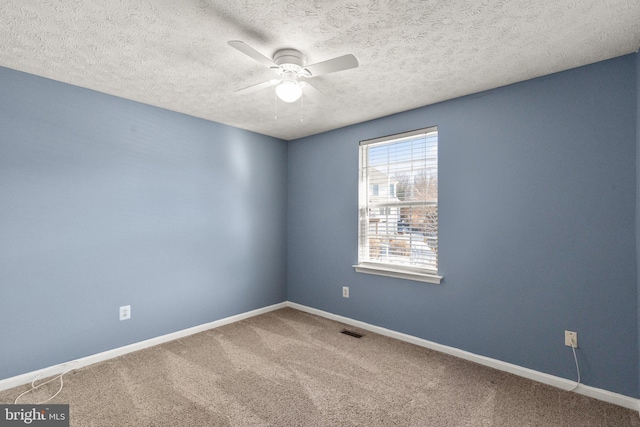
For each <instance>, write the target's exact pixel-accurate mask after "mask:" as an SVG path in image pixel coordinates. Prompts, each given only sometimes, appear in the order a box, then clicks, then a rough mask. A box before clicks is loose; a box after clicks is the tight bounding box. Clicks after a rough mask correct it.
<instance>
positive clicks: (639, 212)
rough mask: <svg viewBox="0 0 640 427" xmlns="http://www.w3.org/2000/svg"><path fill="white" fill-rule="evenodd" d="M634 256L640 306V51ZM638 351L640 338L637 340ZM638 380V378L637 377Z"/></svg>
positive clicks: (639, 60) (638, 62) (638, 64)
mask: <svg viewBox="0 0 640 427" xmlns="http://www.w3.org/2000/svg"><path fill="white" fill-rule="evenodd" d="M635 57H636V141H637V143H636V168H637V172H636V257H637V264H636V265H637V271H638V298H639V299H638V307H639V308H640V52H637V53H636V55H635ZM638 316H639V317H638V334H640V309H639V310H638ZM638 346H639V348H638V351H639V352H640V339H639V340H638ZM638 380H639V381H640V378H638Z"/></svg>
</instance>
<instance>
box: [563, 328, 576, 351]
mask: <svg viewBox="0 0 640 427" xmlns="http://www.w3.org/2000/svg"><path fill="white" fill-rule="evenodd" d="M564 345H566V346H567V347H573V348H578V333H577V332H571V331H564Z"/></svg>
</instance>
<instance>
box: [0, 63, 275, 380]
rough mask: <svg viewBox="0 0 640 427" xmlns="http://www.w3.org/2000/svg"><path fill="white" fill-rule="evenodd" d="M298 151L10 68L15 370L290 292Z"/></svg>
mask: <svg viewBox="0 0 640 427" xmlns="http://www.w3.org/2000/svg"><path fill="white" fill-rule="evenodd" d="M286 162H287V144H286V142H284V141H280V140H277V139H273V138H270V137H266V136H261V135H258V134H255V133H251V132H247V131H243V130H239V129H236V128H232V127H228V126H224V125H220V124H216V123H212V122H208V121H205V120H200V119H196V118H193V117H188V116H184V115H181V114H177V113H173V112H169V111H166V110H162V109H158V108H153V107H149V106H146V105H142V104H138V103H135V102H131V101H126V100H123V99H119V98H115V97H111V96H108V95H104V94H100V93H97V92H93V91H89V90H85V89H81V88H78V87H73V86H69V85H65V84H61V83H58V82H54V81H51V80H47V79H43V78H40V77H35V76H31V75H28V74H24V73H19V72H16V71H13V70H8V69H3V68H0V295H1V296H0V323H1V324H2V325H3V327H2V328H0V343H1V344H0V361H1V363H0V379H2V378H7V377H10V376H13V375H17V374H21V373H24V372H28V371H32V370H35V369H38V368H41V367H45V366H50V365H54V364H56V363H60V362H64V361H68V360H71V359H75V358H78V357H82V356H86V355H90V354H94V353H98V352H100V351H104V350H107V349H112V348H115V347H119V346H122V345H126V344H129V343H132V342H137V341H140V340H144V339H147V338H151V337H156V336H159V335H162V334H166V333H169V332H173V331H176V330H180V329H184V328H187V327H190V326H194V325H199V324H203V323H207V322H210V321H213V320H216V319H220V318H224V317H227V316H230V315H234V314H237V313H242V312H246V311H249V310H252V309H256V308H260V307H264V306H267V305H271V304H275V303H279V302H282V301H285V300H286V196H287V194H286V188H287V177H286V173H287V171H286V169H287V166H286ZM126 304H130V305H131V306H132V318H131V320H128V321H123V322H121V321H119V320H118V307H119V306H121V305H126Z"/></svg>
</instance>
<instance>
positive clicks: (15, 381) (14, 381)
mask: <svg viewBox="0 0 640 427" xmlns="http://www.w3.org/2000/svg"><path fill="white" fill-rule="evenodd" d="M286 306H287V303H286V302H281V303H279V304H274V305H270V306H268V307H263V308H259V309H257V310H252V311H247V312H246V313H240V314H237V315H235V316H230V317H225V318H224V319H220V320H216V321H214V322H210V323H205V324H202V325H198V326H194V327H192V328H187V329H183V330H181V331H176V332H172V333H170V334H166V335H162V336H159V337H155V338H150V339H148V340H144V341H139V342H136V343H133V344H129V345H125V346H123V347H118V348H114V349H112V350H107V351H103V352H102V353H97V354H92V355H91V356H87V357H82V358H80V359H76V360H72V361H69V362H65V363H61V364H59V365H55V366H50V367H48V368H43V369H39V370H37V371H32V372H27V373H25V374H22V375H17V376H15V377H11V378H7V379H3V380H0V391H3V390H8V389H10V388H13V387H18V386H21V385H24V384H29V383H30V382H31V381H33V380H34V379H35V378H38V375H42V376H43V377H45V376H46V377H50V376H54V375H59V374H61V373H63V372H64V371H66V370H69V369H70V368H71V369H79V368H82V367H84V366H88V365H93V364H94V363H98V362H102V361H105V360H108V359H113V358H114V357H118V356H122V355H124V354H127V353H131V352H134V351H138V350H142V349H145V348H149V347H153V346H155V345H158V344H163V343H165V342H168V341H173V340H176V339H179V338H183V337H186V336H189V335H193V334H197V333H199V332H204V331H207V330H209V329H213V328H217V327H219V326H223V325H227V324H229V323H234V322H238V321H240V320H244V319H248V318H249V317H253V316H257V315H259V314H264V313H268V312H270V311H273V310H278V309H280V308H284V307H286Z"/></svg>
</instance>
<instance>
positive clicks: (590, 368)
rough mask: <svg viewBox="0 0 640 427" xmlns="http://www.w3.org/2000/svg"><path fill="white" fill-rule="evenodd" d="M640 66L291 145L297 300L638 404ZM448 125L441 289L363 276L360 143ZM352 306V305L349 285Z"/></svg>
mask: <svg viewBox="0 0 640 427" xmlns="http://www.w3.org/2000/svg"><path fill="white" fill-rule="evenodd" d="M635 61H636V57H635V56H634V55H628V56H625V57H621V58H617V59H613V60H610V61H606V62H601V63H597V64H594V65H590V66H586V67H581V68H577V69H574V70H570V71H566V72H563V73H558V74H554V75H551V76H547V77H544V78H539V79H535V80H531V81H527V82H523V83H519V84H514V85H511V86H507V87H503V88H499V89H496V90H493V91H489V92H485V93H481V94H478V95H474V96H468V97H464V98H460V99H456V100H452V101H448V102H443V103H440V104H437V105H432V106H428V107H424V108H420V109H417V110H412V111H408V112H405V113H401V114H397V115H394V116H390V117H385V118H381V119H378V120H374V121H371V122H367V123H362V124H359V125H354V126H350V127H347V128H343V129H339V130H336V131H332V132H328V133H324V134H321V135H316V136H312V137H308V138H303V139H299V140H296V141H293V142H292V143H290V145H289V196H288V220H289V226H288V250H289V254H288V279H287V283H288V297H289V300H290V301H294V302H298V303H301V304H305V305H308V306H311V307H316V308H318V309H322V310H326V311H328V312H332V313H336V314H339V315H344V316H347V317H350V318H353V319H358V320H362V321H365V322H368V323H370V324H374V325H379V326H382V327H386V328H389V329H392V330H396V331H400V332H404V333H407V334H410V335H414V336H418V337H421V338H424V339H427V340H431V341H435V342H437V343H441V344H444V345H448V346H452V347H456V348H459V349H463V350H467V351H470V352H473V353H476V354H480V355H484V356H488V357H491V358H495V359H499V360H503V361H507V362H510V363H514V364H517V365H520V366H524V367H527V368H531V369H535V370H537V371H541V372H546V373H549V374H552V375H556V376H560V377H564V378H568V379H575V378H576V372H575V365H574V361H573V355H572V352H571V350H570V348H568V347H565V346H564V330H565V329H568V330H573V331H577V332H578V336H579V345H580V350H579V351H578V354H579V361H580V364H581V371H582V379H583V382H584V383H586V384H588V385H591V386H594V387H598V388H603V389H607V390H610V391H614V392H618V393H622V394H625V395H629V396H634V397H637V396H638V313H637V307H638V282H637V271H636V262H637V259H636V250H635V245H636V233H635V230H636V228H635V227H636V224H635V221H636V220H635V209H636V194H635V192H636V172H637V171H636V145H637V143H638V141H637V140H636V102H637V92H636V90H635V87H636V83H635V79H636V64H635ZM432 125H437V126H438V131H439V153H440V158H439V170H440V179H439V183H440V191H439V201H440V205H439V212H440V219H439V221H440V233H439V237H440V244H439V246H440V272H441V273H442V275H443V276H444V282H443V283H442V284H441V285H431V284H425V283H419V282H413V281H407V280H399V279H391V278H385V277H380V276H372V275H366V274H360V273H356V272H354V270H353V268H352V265H353V264H355V263H356V262H357V224H358V220H357V191H358V182H357V169H358V141H359V140H363V139H368V138H374V137H378V136H383V135H389V134H393V133H397V132H402V131H407V130H412V129H417V128H422V127H425V126H432ZM345 285H346V286H350V293H351V297H350V298H349V299H344V298H342V296H341V295H342V293H341V288H342V286H345Z"/></svg>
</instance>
